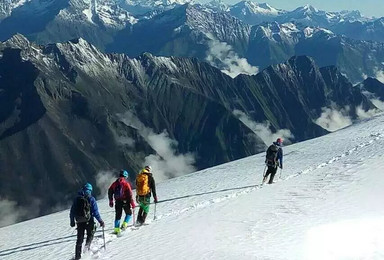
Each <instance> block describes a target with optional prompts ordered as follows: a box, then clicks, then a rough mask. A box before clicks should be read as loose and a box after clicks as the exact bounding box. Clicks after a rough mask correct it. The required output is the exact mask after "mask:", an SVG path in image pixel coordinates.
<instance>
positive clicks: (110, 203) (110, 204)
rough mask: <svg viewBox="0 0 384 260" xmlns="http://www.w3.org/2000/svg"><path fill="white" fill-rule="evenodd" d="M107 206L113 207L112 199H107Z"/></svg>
mask: <svg viewBox="0 0 384 260" xmlns="http://www.w3.org/2000/svg"><path fill="white" fill-rule="evenodd" d="M109 206H110V207H111V208H113V200H110V201H109Z"/></svg>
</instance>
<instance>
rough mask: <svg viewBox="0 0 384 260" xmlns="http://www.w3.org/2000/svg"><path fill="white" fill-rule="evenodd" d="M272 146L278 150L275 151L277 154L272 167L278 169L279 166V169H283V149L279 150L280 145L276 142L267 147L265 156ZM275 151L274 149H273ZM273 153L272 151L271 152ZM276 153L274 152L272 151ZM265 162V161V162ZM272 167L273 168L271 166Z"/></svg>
mask: <svg viewBox="0 0 384 260" xmlns="http://www.w3.org/2000/svg"><path fill="white" fill-rule="evenodd" d="M274 146H276V147H277V148H278V150H277V154H276V165H275V166H274V167H276V168H277V167H278V166H280V168H283V149H282V148H281V146H280V144H279V143H277V142H273V143H272V144H271V145H270V146H269V147H268V150H267V154H268V153H269V151H270V150H271V149H272V148H274ZM274 149H276V148H274ZM272 151H273V150H272ZM274 151H276V150H274ZM266 162H267V161H266ZM271 167H273V166H271Z"/></svg>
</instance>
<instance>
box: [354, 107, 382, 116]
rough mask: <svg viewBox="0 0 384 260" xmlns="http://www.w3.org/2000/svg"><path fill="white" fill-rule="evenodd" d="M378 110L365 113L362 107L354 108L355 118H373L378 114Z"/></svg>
mask: <svg viewBox="0 0 384 260" xmlns="http://www.w3.org/2000/svg"><path fill="white" fill-rule="evenodd" d="M379 112H380V110H379V109H376V108H374V109H370V110H368V111H365V110H364V109H363V108H362V106H358V107H356V114H357V116H358V117H359V119H366V118H370V117H372V116H374V115H375V114H377V113H379Z"/></svg>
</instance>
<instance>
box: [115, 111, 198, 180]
mask: <svg viewBox="0 0 384 260" xmlns="http://www.w3.org/2000/svg"><path fill="white" fill-rule="evenodd" d="M118 116H119V118H120V120H121V121H122V122H123V123H124V124H126V125H127V126H131V127H133V128H136V129H138V133H139V134H140V135H141V136H142V137H143V138H144V139H145V140H146V141H147V142H148V144H149V145H150V146H151V147H152V149H153V150H155V151H156V154H151V155H149V156H147V157H146V158H145V161H144V162H143V167H144V165H151V166H152V169H153V172H154V174H155V175H156V176H155V177H156V180H157V181H161V180H165V179H169V178H172V177H176V176H182V175H184V174H187V173H191V172H194V171H196V168H195V167H194V164H195V161H196V159H195V155H194V154H193V153H186V154H177V152H176V151H177V146H178V142H177V141H176V140H173V139H172V138H170V137H169V135H168V133H167V132H166V131H163V132H162V133H159V134H157V133H155V132H154V131H153V129H151V128H149V127H146V126H145V125H144V124H143V123H142V122H141V121H140V120H139V119H138V118H137V117H136V116H135V115H134V114H133V113H131V112H126V113H124V114H119V115H118Z"/></svg>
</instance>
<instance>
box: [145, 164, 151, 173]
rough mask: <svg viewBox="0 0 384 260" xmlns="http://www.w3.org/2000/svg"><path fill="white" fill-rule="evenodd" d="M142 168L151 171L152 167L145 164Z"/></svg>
mask: <svg viewBox="0 0 384 260" xmlns="http://www.w3.org/2000/svg"><path fill="white" fill-rule="evenodd" d="M144 169H146V170H147V171H149V172H152V167H151V166H149V165H147V166H145V167H144Z"/></svg>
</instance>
